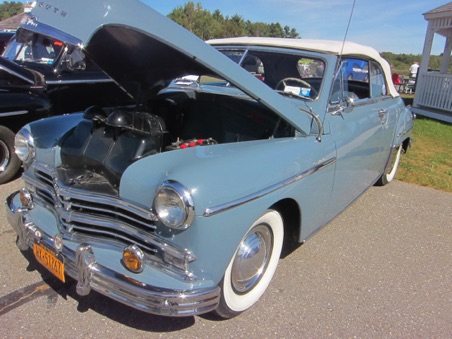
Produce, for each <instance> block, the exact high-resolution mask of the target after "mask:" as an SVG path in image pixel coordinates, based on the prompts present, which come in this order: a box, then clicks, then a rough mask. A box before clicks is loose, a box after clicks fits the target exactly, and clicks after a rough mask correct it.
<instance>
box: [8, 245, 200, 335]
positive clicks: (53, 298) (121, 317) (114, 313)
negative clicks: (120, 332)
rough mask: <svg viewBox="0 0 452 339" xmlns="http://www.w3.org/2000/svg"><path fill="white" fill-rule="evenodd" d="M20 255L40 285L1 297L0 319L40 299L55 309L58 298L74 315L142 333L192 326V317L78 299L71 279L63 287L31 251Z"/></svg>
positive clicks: (99, 298)
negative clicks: (73, 307)
mask: <svg viewBox="0 0 452 339" xmlns="http://www.w3.org/2000/svg"><path fill="white" fill-rule="evenodd" d="M21 253H22V254H23V256H24V257H25V258H26V259H27V260H28V263H29V265H28V267H27V271H28V272H32V271H38V272H39V273H40V275H41V276H42V279H43V281H40V282H37V283H34V284H31V285H29V286H27V287H24V288H21V289H18V290H16V291H14V292H12V293H10V294H8V295H6V296H3V297H1V298H0V315H2V314H4V313H7V312H9V311H11V310H13V309H15V308H17V307H20V306H21V305H23V304H25V303H27V302H30V301H32V300H34V299H36V298H39V297H47V303H48V306H49V308H53V307H56V306H57V303H58V302H63V301H62V300H60V298H62V299H64V300H68V299H69V298H71V299H73V300H75V301H77V302H78V306H77V311H78V312H80V313H85V312H87V311H89V310H92V311H94V312H96V313H99V314H101V315H102V316H104V317H107V318H109V319H111V320H113V321H115V322H118V323H121V324H123V325H125V326H128V327H131V328H135V329H138V330H142V331H148V332H174V331H179V330H181V329H184V328H188V327H191V326H193V325H194V324H195V318H194V316H189V317H163V316H158V315H153V314H149V313H145V312H142V311H139V310H136V309H134V308H131V307H129V306H126V305H123V304H121V303H119V302H117V301H115V300H112V299H109V298H107V297H105V296H103V295H102V294H100V293H98V292H96V291H91V292H90V294H89V295H87V296H80V295H78V294H77V292H76V284H77V282H76V281H75V280H74V279H72V278H70V277H66V283H63V282H61V281H60V280H58V279H57V278H55V277H54V276H53V275H52V274H51V273H50V272H48V271H47V270H46V269H45V268H44V267H42V266H41V265H39V264H38V263H37V262H36V259H35V258H34V255H33V252H32V251H31V250H27V251H24V252H21Z"/></svg>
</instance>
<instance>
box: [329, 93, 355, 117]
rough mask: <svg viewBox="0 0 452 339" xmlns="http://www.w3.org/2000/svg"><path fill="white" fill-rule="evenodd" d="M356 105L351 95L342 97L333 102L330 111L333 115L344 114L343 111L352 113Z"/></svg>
mask: <svg viewBox="0 0 452 339" xmlns="http://www.w3.org/2000/svg"><path fill="white" fill-rule="evenodd" d="M354 107H355V100H354V99H353V98H350V97H342V98H340V99H339V100H335V101H333V102H332V105H331V106H330V107H329V109H328V112H329V113H331V115H342V113H350V112H352V111H353V108H354Z"/></svg>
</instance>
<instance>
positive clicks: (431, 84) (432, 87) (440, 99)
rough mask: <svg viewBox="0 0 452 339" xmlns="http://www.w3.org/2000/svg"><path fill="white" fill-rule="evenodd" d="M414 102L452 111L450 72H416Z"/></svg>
mask: <svg viewBox="0 0 452 339" xmlns="http://www.w3.org/2000/svg"><path fill="white" fill-rule="evenodd" d="M418 77H419V78H420V79H419V78H418V86H417V88H416V99H415V104H416V105H419V106H424V107H429V108H434V109H439V110H445V111H449V112H452V74H440V73H436V72H427V73H423V74H418Z"/></svg>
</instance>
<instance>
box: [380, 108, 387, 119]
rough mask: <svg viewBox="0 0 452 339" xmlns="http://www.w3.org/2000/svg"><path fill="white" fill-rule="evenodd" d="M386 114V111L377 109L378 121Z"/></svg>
mask: <svg viewBox="0 0 452 339" xmlns="http://www.w3.org/2000/svg"><path fill="white" fill-rule="evenodd" d="M386 114H388V110H387V109H379V110H378V116H379V117H380V119H383V118H384V117H385V116H386Z"/></svg>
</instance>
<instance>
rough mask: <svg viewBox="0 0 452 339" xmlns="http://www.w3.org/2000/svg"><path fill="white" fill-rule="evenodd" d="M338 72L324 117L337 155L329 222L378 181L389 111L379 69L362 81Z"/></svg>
mask: <svg viewBox="0 0 452 339" xmlns="http://www.w3.org/2000/svg"><path fill="white" fill-rule="evenodd" d="M353 60H354V61H355V60H356V59H353ZM361 62H362V63H368V64H367V65H365V67H369V66H372V65H373V63H370V64H369V62H368V61H365V60H362V61H361ZM339 69H340V70H341V71H339V72H338V74H337V76H336V80H335V82H334V86H333V90H332V94H331V99H330V107H329V114H327V117H326V119H328V124H329V126H330V129H331V135H332V137H333V138H334V140H335V143H336V152H337V161H336V171H335V178H334V185H333V191H332V197H331V208H330V216H329V217H330V219H331V218H332V217H334V216H335V215H336V214H337V213H339V212H340V211H341V210H342V209H344V208H345V207H346V206H347V205H348V204H350V203H351V202H352V201H353V200H354V199H356V198H357V197H358V196H359V195H360V194H361V193H362V192H364V191H365V190H366V189H367V188H368V187H369V186H371V185H372V184H373V183H374V182H375V181H376V180H377V179H378V178H379V176H380V175H381V172H382V170H383V167H384V164H385V162H386V160H387V152H385V147H383V140H384V132H385V129H384V126H385V123H386V120H387V117H388V116H387V113H388V112H387V111H385V110H384V109H383V108H382V107H383V106H382V100H383V98H384V97H385V95H386V86H385V82H384V78H382V77H381V76H380V74H381V73H382V72H381V69H380V70H378V69H374V70H372V69H370V74H371V75H370V76H369V77H367V78H363V79H361V80H354V79H350V78H349V77H347V76H344V75H343V74H341V73H342V70H343V67H340V68H339ZM344 103H345V104H344ZM341 106H342V108H340V107H341ZM344 106H346V108H345V109H343V108H344Z"/></svg>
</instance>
